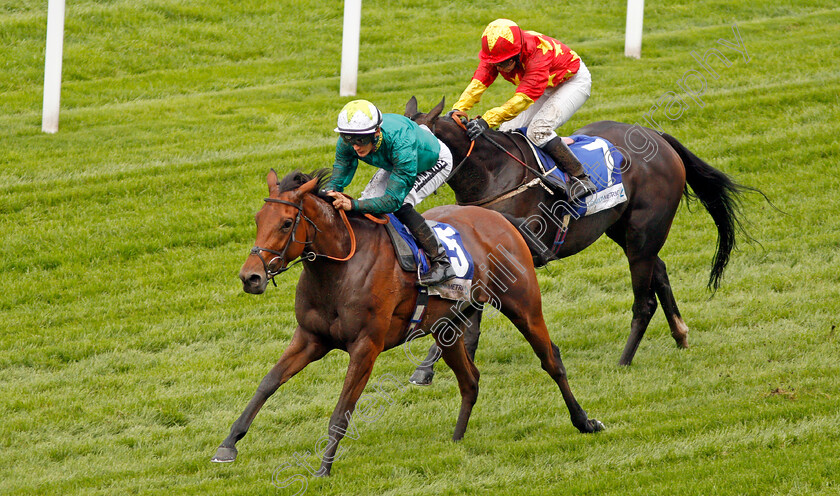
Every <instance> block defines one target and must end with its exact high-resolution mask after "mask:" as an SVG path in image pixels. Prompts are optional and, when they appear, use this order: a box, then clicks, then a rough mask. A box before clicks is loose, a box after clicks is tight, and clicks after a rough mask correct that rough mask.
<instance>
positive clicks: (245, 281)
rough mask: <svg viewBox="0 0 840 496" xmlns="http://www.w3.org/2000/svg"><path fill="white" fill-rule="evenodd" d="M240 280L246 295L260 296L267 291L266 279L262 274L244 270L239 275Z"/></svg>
mask: <svg viewBox="0 0 840 496" xmlns="http://www.w3.org/2000/svg"><path fill="white" fill-rule="evenodd" d="M239 279H241V280H242V289H243V290H244V291H245V292H246V293H253V294H260V293H262V292H263V291H265V278H264V276H263V275H262V274H259V273H257V272H251V271H244V270H243V271H242V272H240V273H239Z"/></svg>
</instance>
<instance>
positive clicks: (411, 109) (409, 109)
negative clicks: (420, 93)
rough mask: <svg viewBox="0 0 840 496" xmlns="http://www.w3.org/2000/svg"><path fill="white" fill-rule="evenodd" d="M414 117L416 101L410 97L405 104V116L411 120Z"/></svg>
mask: <svg viewBox="0 0 840 496" xmlns="http://www.w3.org/2000/svg"><path fill="white" fill-rule="evenodd" d="M414 115H417V99H416V98H414V97H413V96H412V97H411V99H410V100H409V101H408V103H406V104H405V116H406V117H408V118H409V119H411V117H412V116H414Z"/></svg>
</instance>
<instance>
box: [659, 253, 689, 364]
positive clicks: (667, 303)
mask: <svg viewBox="0 0 840 496" xmlns="http://www.w3.org/2000/svg"><path fill="white" fill-rule="evenodd" d="M653 289H654V290H655V291H656V296H658V297H659V303H661V304H662V311H663V312H665V318H666V319H668V327H670V328H671V336H673V338H674V341H676V342H677V346H678V347H680V348H688V326H687V325H685V322H683V319H682V316H680V310H679V309H678V308H677V300H675V299H674V293H673V292H672V291H671V282H670V281H669V280H668V272H667V271H666V269H665V262H663V261H662V259H661V258H659V257H657V258H656V262H655V263H654V266H653Z"/></svg>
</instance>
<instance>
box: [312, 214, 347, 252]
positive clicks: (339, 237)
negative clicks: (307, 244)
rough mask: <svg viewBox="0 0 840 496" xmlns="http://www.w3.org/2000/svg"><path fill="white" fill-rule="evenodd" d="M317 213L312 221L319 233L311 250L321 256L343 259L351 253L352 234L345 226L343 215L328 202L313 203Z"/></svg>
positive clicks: (316, 234)
mask: <svg viewBox="0 0 840 496" xmlns="http://www.w3.org/2000/svg"><path fill="white" fill-rule="evenodd" d="M313 205H314V207H313V208H314V209H316V211H317V215H315V216H314V217H315V218H313V219H312V220H313V222H314V224H315V226H312V227H310V228H311V229H316V228H317V231H316V233H315V235H314V241H313V242H312V246H311V248H310V249H311V250H312V251H313V252H314V253H316V254H319V255H326V256H330V257H333V258H343V257H345V256H346V255H347V254H348V253H349V252H350V247H351V241H350V239H351V238H350V233H349V232H348V231H347V227H346V226H345V225H344V222H343V220H342V219H341V215H340V214H339V213H338V212H337V211H336V210H335V209H334V208H333V207H332V205H330V204H329V203H326V202H319V201H313Z"/></svg>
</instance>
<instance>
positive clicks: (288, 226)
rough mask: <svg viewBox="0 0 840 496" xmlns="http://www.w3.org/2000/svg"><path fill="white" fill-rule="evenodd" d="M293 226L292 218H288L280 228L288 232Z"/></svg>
mask: <svg viewBox="0 0 840 496" xmlns="http://www.w3.org/2000/svg"><path fill="white" fill-rule="evenodd" d="M291 228H292V219H286V221H285V222H283V225H282V226H280V230H281V231H283V232H286V231H288V230H289V229H291Z"/></svg>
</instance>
